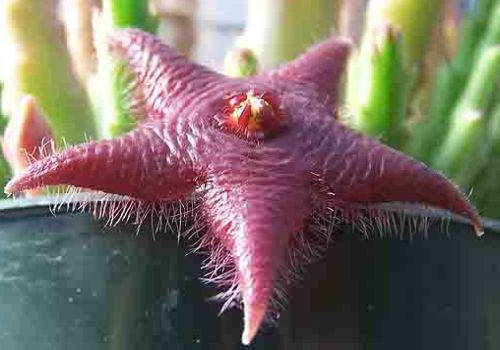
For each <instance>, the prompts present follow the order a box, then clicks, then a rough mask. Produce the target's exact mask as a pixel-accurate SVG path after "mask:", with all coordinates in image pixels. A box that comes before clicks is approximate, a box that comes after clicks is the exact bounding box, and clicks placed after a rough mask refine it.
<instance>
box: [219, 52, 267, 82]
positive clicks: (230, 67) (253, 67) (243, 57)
mask: <svg viewBox="0 0 500 350" xmlns="http://www.w3.org/2000/svg"><path fill="white" fill-rule="evenodd" d="M258 70H259V62H258V60H257V57H256V56H255V54H254V53H253V52H252V50H250V49H245V48H241V49H238V48H237V49H234V50H231V51H229V52H228V53H227V55H226V58H225V59H224V73H225V74H227V75H229V76H231V77H234V78H238V77H249V76H251V75H255V74H257V73H258Z"/></svg>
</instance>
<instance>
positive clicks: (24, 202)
mask: <svg viewBox="0 0 500 350" xmlns="http://www.w3.org/2000/svg"><path fill="white" fill-rule="evenodd" d="M88 198H89V197H88V193H78V194H75V195H74V196H73V198H72V202H76V203H84V202H88ZM114 200H116V199H113V198H109V199H106V198H104V199H99V201H100V202H103V201H114ZM60 204H61V197H60V196H58V195H45V196H37V197H30V198H28V197H18V198H7V199H1V200H0V219H16V218H20V217H23V216H27V215H30V216H44V215H48V214H52V215H55V214H71V213H78V212H85V210H71V209H70V208H69V205H68V203H63V204H62V205H60ZM56 205H57V206H56ZM377 207H378V208H381V209H385V210H388V211H397V212H401V211H404V212H405V213H406V214H409V215H415V216H428V217H429V218H432V219H438V220H439V219H442V220H450V221H452V222H455V223H459V224H468V221H467V220H466V219H464V218H462V217H460V216H458V215H455V214H452V213H449V212H448V211H446V210H443V209H439V208H431V207H422V206H421V205H418V204H417V205H416V204H407V203H385V204H382V205H379V206H377ZM482 221H483V225H484V228H485V230H494V231H498V232H500V220H498V219H491V218H487V217H482Z"/></svg>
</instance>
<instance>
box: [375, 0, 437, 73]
mask: <svg viewBox="0 0 500 350" xmlns="http://www.w3.org/2000/svg"><path fill="white" fill-rule="evenodd" d="M442 7H443V0H372V1H371V2H370V3H369V6H368V11H367V28H366V29H365V35H369V33H368V31H369V30H371V28H377V27H379V26H381V25H387V24H389V25H391V26H392V27H393V28H395V29H396V30H398V31H399V32H400V33H401V37H402V38H403V48H402V51H403V58H404V62H405V64H406V67H407V68H409V69H412V68H413V67H414V66H415V65H416V64H418V63H420V62H421V61H422V60H423V58H424V57H425V54H426V52H427V47H428V45H429V42H430V39H431V38H432V35H431V34H432V31H433V29H434V27H435V25H436V23H437V22H438V19H439V18H440V15H441V8H442Z"/></svg>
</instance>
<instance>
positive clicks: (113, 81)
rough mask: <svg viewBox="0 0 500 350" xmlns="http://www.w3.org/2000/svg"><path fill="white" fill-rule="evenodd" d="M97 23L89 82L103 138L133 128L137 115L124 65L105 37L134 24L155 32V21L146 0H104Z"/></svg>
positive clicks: (136, 26) (100, 133)
mask: <svg viewBox="0 0 500 350" xmlns="http://www.w3.org/2000/svg"><path fill="white" fill-rule="evenodd" d="M102 5H103V8H102V14H101V17H100V19H99V20H98V21H95V24H96V26H97V27H96V28H95V30H96V32H97V33H96V38H97V69H98V72H97V76H96V77H95V79H93V81H91V83H90V84H89V94H90V96H91V98H92V100H93V101H94V103H93V105H94V109H95V114H96V115H99V116H101V117H100V118H99V122H98V127H99V135H100V136H101V137H104V138H109V137H113V136H117V135H119V134H122V133H124V132H127V131H130V130H132V129H133V128H134V127H135V125H136V117H134V116H133V115H131V113H130V108H129V106H128V101H127V97H130V96H126V93H125V91H128V86H129V84H130V80H129V78H130V77H129V75H128V74H127V67H125V66H124V65H123V64H122V63H121V62H119V61H118V60H117V59H116V58H115V57H113V55H112V53H111V52H110V51H109V50H108V48H107V45H106V36H107V34H108V33H110V32H111V31H112V30H114V29H118V28H127V27H135V28H140V29H143V30H146V31H150V32H154V31H155V30H156V25H157V21H156V20H155V19H154V18H153V17H152V16H151V15H150V14H149V11H148V6H149V2H148V0H104V1H103V4H102Z"/></svg>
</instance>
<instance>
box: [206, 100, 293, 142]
mask: <svg viewBox="0 0 500 350" xmlns="http://www.w3.org/2000/svg"><path fill="white" fill-rule="evenodd" d="M216 119H217V121H218V123H219V127H221V128H222V129H223V130H226V131H229V132H231V133H232V134H235V135H236V136H239V137H244V138H246V139H248V140H253V141H262V140H264V139H266V138H268V137H271V136H274V135H275V134H276V132H277V131H278V130H279V129H280V127H281V126H282V124H283V121H284V119H285V116H284V113H283V109H282V108H281V103H280V101H279V99H278V97H277V96H275V95H273V94H271V93H269V92H264V93H258V92H256V91H255V90H250V91H247V92H242V93H237V94H234V95H230V96H228V97H227V98H226V99H225V100H224V107H223V108H222V111H221V113H220V114H219V115H217V118H216Z"/></svg>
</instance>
